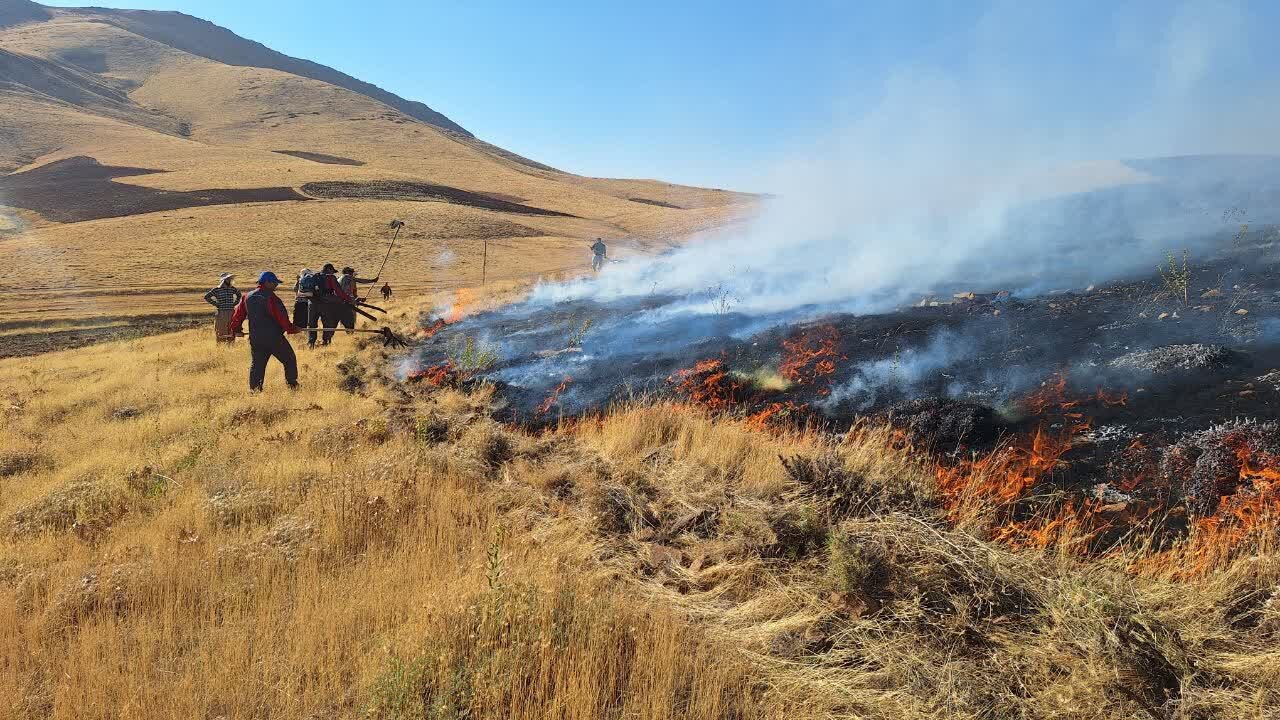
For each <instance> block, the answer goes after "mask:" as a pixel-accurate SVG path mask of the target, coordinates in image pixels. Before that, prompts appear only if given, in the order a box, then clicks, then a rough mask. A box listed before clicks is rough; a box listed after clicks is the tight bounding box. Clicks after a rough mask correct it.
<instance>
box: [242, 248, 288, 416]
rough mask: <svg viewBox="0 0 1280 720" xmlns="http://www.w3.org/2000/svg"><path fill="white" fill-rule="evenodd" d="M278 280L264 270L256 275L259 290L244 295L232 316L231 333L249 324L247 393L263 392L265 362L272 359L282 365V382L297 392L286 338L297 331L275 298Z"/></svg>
mask: <svg viewBox="0 0 1280 720" xmlns="http://www.w3.org/2000/svg"><path fill="white" fill-rule="evenodd" d="M279 286H280V278H278V277H276V274H275V273H273V272H271V271H269V270H268V271H267V272H264V273H262V274H261V275H259V276H258V289H257V290H254V291H253V292H251V293H249V294H248V295H245V296H244V297H243V298H241V299H240V304H239V305H236V309H235V312H234V313H233V314H232V316H231V331H232V332H233V333H239V332H240V328H241V326H243V325H244V321H245V320H248V321H249V353H250V355H251V356H252V360H251V361H250V363H249V392H262V383H263V381H264V380H265V379H266V376H267V362H268V361H269V360H271V358H275V359H276V360H279V361H280V364H281V365H283V366H284V381H285V382H286V383H288V385H289V388H290V389H292V390H297V389H298V358H297V356H296V355H294V354H293V346H292V345H290V344H289V340H288V339H287V338H286V337H285V336H286V335H292V334H294V333H297V332H300V330H299V329H298V327H297V326H296V325H294V324H293V323H291V322H289V316H288V315H287V314H286V313H285V309H284V303H283V302H282V301H281V300H280V298H279V296H277V295H276V288H277V287H279Z"/></svg>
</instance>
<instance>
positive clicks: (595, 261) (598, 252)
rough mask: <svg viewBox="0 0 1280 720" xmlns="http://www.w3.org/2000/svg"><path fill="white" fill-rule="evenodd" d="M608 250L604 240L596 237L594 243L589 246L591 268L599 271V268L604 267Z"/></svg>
mask: <svg viewBox="0 0 1280 720" xmlns="http://www.w3.org/2000/svg"><path fill="white" fill-rule="evenodd" d="M608 252H609V248H607V247H606V246H605V244H604V240H601V239H600V238H596V244H595V245H592V246H591V269H592V270H594V271H596V272H600V268H602V267H604V261H605V259H606V256H607V254H608Z"/></svg>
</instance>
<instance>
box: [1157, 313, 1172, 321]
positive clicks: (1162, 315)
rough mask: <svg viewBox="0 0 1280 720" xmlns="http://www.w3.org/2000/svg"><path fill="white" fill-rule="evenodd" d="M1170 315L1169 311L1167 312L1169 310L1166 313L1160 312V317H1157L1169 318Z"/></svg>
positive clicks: (1161, 318)
mask: <svg viewBox="0 0 1280 720" xmlns="http://www.w3.org/2000/svg"><path fill="white" fill-rule="evenodd" d="M1168 317H1169V313H1167V312H1166V313H1160V317H1158V318H1156V319H1157V320H1164V319H1166V318H1168Z"/></svg>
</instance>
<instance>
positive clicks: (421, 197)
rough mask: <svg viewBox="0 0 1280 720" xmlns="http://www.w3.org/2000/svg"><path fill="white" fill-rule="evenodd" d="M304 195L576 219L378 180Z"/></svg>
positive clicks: (313, 187) (316, 185)
mask: <svg viewBox="0 0 1280 720" xmlns="http://www.w3.org/2000/svg"><path fill="white" fill-rule="evenodd" d="M302 192H304V193H306V194H307V195H310V196H312V197H316V198H321V199H324V200H398V201H404V202H446V203H453V204H455V205H466V206H468V207H474V208H480V209H482V210H493V211H496V212H506V213H514V214H517V215H542V216H546V217H575V216H573V215H570V214H568V213H562V212H558V211H556V210H546V209H543V208H537V207H533V206H530V205H524V204H522V203H518V202H512V201H510V200H505V199H503V198H501V197H498V196H495V195H489V194H486V193H477V192H471V191H469V190H461V189H459V188H455V187H449V186H447V185H433V184H431V183H418V182H409V181H403V180H379V181H374V182H347V181H343V180H331V181H323V182H310V183H307V184H305V185H303V186H302Z"/></svg>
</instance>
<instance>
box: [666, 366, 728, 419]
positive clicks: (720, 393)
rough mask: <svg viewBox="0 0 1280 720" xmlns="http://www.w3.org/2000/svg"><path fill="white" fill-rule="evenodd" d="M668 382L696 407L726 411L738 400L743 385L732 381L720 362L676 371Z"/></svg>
mask: <svg viewBox="0 0 1280 720" xmlns="http://www.w3.org/2000/svg"><path fill="white" fill-rule="evenodd" d="M667 382H669V383H673V384H674V385H675V386H676V391H677V392H680V393H683V394H684V395H686V396H688V398H689V400H690V401H691V402H693V403H694V404H696V405H701V406H702V407H705V408H707V409H708V410H714V411H724V410H728V409H729V408H731V407H732V406H733V405H734V404H736V403H737V400H738V397H737V396H738V392H739V391H740V390H741V389H742V385H741V383H738V382H737V381H735V380H733V379H731V377H730V376H729V372H728V370H726V369H725V366H724V363H723V362H722V361H720V360H714V359H712V360H702V361H699V362H698V363H697V364H695V365H694V366H693V367H691V368H685V369H684V370H679V371H676V372H675V373H674V374H672V375H671V377H668V378H667Z"/></svg>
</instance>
